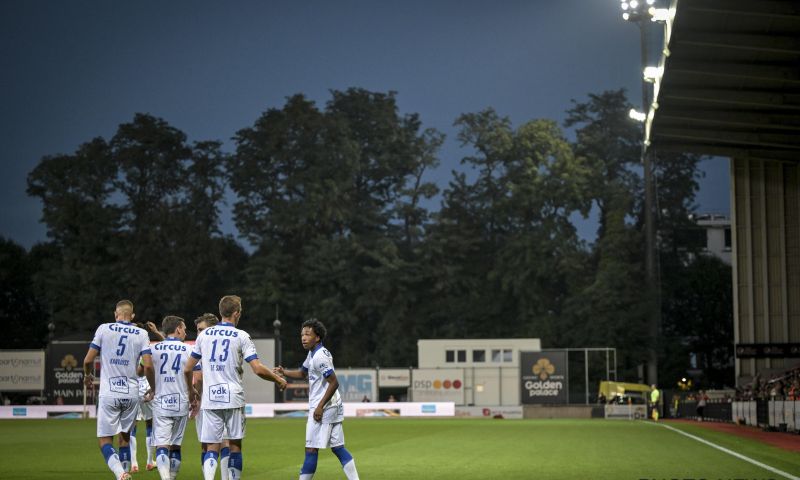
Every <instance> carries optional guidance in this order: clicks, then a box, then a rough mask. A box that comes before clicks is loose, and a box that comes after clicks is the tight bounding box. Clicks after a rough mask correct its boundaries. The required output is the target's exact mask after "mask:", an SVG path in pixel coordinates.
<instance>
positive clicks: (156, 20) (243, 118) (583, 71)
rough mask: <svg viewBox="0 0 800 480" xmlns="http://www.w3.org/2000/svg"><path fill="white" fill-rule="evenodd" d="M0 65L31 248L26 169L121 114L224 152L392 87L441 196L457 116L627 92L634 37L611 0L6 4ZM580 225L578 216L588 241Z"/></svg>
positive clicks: (25, 238)
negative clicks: (287, 103)
mask: <svg viewBox="0 0 800 480" xmlns="http://www.w3.org/2000/svg"><path fill="white" fill-rule="evenodd" d="M0 62H2V63H1V64H0V68H1V69H2V74H0V99H2V103H1V105H2V115H0V145H2V146H1V147H0V165H2V175H0V196H1V197H0V235H2V236H5V237H8V238H11V239H13V240H14V241H16V242H18V243H21V244H22V245H24V246H26V247H30V246H31V245H33V244H34V243H36V242H39V241H43V240H45V228H44V226H43V225H42V224H41V223H39V220H40V218H41V205H40V204H39V202H38V200H35V199H32V198H29V197H28V196H27V195H26V194H25V188H26V176H27V174H28V172H30V171H31V169H32V168H34V166H35V165H36V164H37V163H38V161H39V160H40V159H41V157H42V156H44V155H48V154H57V153H71V152H74V151H75V149H76V148H77V146H78V145H79V144H81V143H83V142H85V141H88V140H90V139H91V138H93V137H96V136H103V137H106V138H109V137H110V136H111V135H113V133H114V131H115V130H116V127H117V126H118V125H119V124H120V123H123V122H127V121H130V120H131V119H132V118H133V115H134V113H135V112H148V113H151V114H153V115H156V116H159V117H162V118H164V119H165V120H166V121H168V122H169V123H170V124H171V125H173V126H174V127H176V128H179V129H181V130H182V131H184V132H185V133H186V134H187V135H188V136H189V138H190V140H212V139H215V140H222V141H225V142H226V148H227V149H228V150H231V149H232V148H233V146H232V142H231V141H230V137H231V136H232V135H233V133H234V132H235V131H236V130H238V129H240V128H242V127H246V126H249V125H252V123H253V122H254V121H255V119H256V118H258V116H259V115H260V113H261V112H263V111H264V110H266V109H267V108H270V107H281V106H282V105H283V103H284V100H285V98H286V97H287V96H289V95H292V94H294V93H304V94H306V95H307V96H308V97H310V98H311V99H313V100H316V101H317V102H318V103H319V104H323V103H324V102H325V101H327V100H328V98H329V93H328V92H329V90H331V89H346V88H348V87H351V86H355V87H363V88H366V89H369V90H374V91H384V92H385V91H389V90H394V91H396V92H398V103H399V105H400V108H401V111H402V112H403V113H412V112H416V113H419V114H420V116H421V119H422V121H423V122H424V126H425V127H434V128H437V129H439V130H441V131H443V132H444V133H446V134H447V135H448V140H447V142H446V144H445V146H444V148H443V149H442V151H441V152H440V157H441V160H442V165H441V167H440V168H439V169H438V170H437V171H436V172H432V175H431V177H430V179H431V180H434V181H436V182H437V183H438V184H439V186H440V187H442V188H444V187H446V185H447V182H448V180H449V179H450V172H451V170H453V169H459V168H460V165H459V160H460V159H461V157H462V156H464V155H466V154H467V152H464V151H462V150H460V149H459V147H458V144H457V142H456V140H455V129H454V128H453V127H452V123H453V121H454V120H455V118H456V117H457V116H458V115H459V114H461V113H464V112H474V111H478V110H481V109H483V108H486V107H493V108H495V109H496V110H497V111H498V112H499V113H500V114H501V115H507V116H509V117H510V118H511V119H512V121H513V122H514V123H515V125H519V124H520V123H522V122H525V121H528V120H531V119H534V118H553V119H556V120H559V121H561V120H563V118H564V111H565V110H566V109H567V108H569V106H570V99H577V100H579V101H580V100H583V99H585V98H586V95H587V94H588V93H594V92H600V91H603V90H606V89H616V88H620V87H625V88H627V89H628V90H629V92H630V94H631V95H630V96H631V98H632V99H639V98H640V95H641V94H640V88H641V87H640V83H639V78H640V57H639V33H638V29H637V28H636V27H635V26H634V25H632V24H627V23H625V22H624V21H622V19H621V18H620V15H619V2H618V0H519V1H517V0H514V1H511V0H507V1H506V0H496V1H492V2H488V1H485V0H484V1H473V0H458V1H449V0H448V1H437V0H426V1H422V0H420V1H416V0H414V1H409V0H403V1H402V2H379V1H375V0H372V1H347V0H343V1H330V0H327V1H296V0H295V1H288V0H286V1H280V2H279V1H268V0H259V1H240V2H220V1H167V2H164V1H159V2H154V1H139V2H107V1H100V0H97V1H76V0H70V1H62V0H53V1H37V0H7V1H4V2H2V4H0ZM702 166H703V170H704V171H705V172H706V178H705V179H704V180H703V181H702V184H701V191H700V193H699V195H698V198H697V203H698V206H699V210H700V211H703V212H720V213H728V212H729V190H728V162H727V161H726V160H724V159H714V160H710V161H707V162H704V163H703V165H702ZM226 215H227V213H226ZM231 225H232V224H231V222H230V221H227V222H225V223H224V225H223V227H224V228H225V229H226V231H227V232H230V233H235V232H233V227H232V226H231ZM594 228H595V226H594V225H593V222H592V221H591V220H589V221H581V222H579V229H580V231H581V234H582V235H583V236H584V237H585V238H589V239H590V240H591V239H592V238H593V230H594Z"/></svg>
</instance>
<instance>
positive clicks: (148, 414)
mask: <svg viewBox="0 0 800 480" xmlns="http://www.w3.org/2000/svg"><path fill="white" fill-rule="evenodd" d="M152 419H153V409H152V408H151V407H150V402H145V401H142V400H139V414H138V415H137V416H136V420H152Z"/></svg>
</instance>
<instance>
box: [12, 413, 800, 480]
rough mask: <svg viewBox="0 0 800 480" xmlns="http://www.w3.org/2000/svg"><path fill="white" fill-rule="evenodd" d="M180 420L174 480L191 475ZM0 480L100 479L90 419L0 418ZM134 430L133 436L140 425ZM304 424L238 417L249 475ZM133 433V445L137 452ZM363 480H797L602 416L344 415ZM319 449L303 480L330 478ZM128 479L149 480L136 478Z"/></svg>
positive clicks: (698, 442)
mask: <svg viewBox="0 0 800 480" xmlns="http://www.w3.org/2000/svg"><path fill="white" fill-rule="evenodd" d="M193 429H194V422H189V427H188V428H187V432H186V436H185V441H184V445H183V466H182V468H181V473H180V476H179V478H201V477H202V473H201V470H200V447H199V445H198V444H197V442H196V436H195V434H194V432H190V431H188V430H193ZM0 430H1V431H2V432H3V435H0V446H1V447H2V450H3V451H5V452H9V454H10V455H12V457H13V458H12V457H9V458H8V461H6V462H2V463H0V476H2V478H3V479H6V480H8V479H20V480H22V479H26V480H36V479H75V478H80V479H81V480H92V479H98V480H100V479H108V478H110V477H111V475H110V473H109V472H108V470H107V469H106V468H105V466H104V465H103V464H102V462H100V461H98V458H100V452H99V450H98V447H97V444H96V439H95V438H94V430H95V423H94V421H92V420H54V419H49V420H26V421H2V422H0ZM141 430H144V429H141ZM304 431H305V419H288V418H287V419H250V420H248V422H247V439H246V440H245V443H246V444H247V447H246V448H247V450H246V451H247V454H246V455H245V458H244V462H245V464H246V465H245V468H246V471H247V472H248V473H247V476H248V477H249V478H274V479H290V478H296V477H297V473H298V468H299V467H298V465H299V464H300V463H302V458H303V447H302V445H303V440H304ZM144 440H145V439H144V435H143V432H140V435H139V442H141V443H140V445H144ZM346 445H347V446H348V448H349V449H351V450H352V451H354V452H358V470H359V473H360V475H361V477H362V478H364V479H381V480H392V479H397V480H408V479H422V478H435V479H453V480H456V479H458V480H464V479H475V480H477V479H488V478H502V479H573V478H574V479H587V478H591V479H593V480H599V479H609V480H612V479H613V480H625V479H631V480H642V479H654V480H655V479H658V480H661V479H672V478H679V479H684V480H685V479H697V480H699V479H708V480H710V479H734V478H736V479H749V480H752V479H759V480H765V479H775V480H778V479H785V478H789V479H797V478H800V455H798V454H797V452H796V451H790V450H787V449H784V448H779V447H776V446H773V445H769V444H766V443H764V442H761V441H759V440H758V439H756V438H749V437H744V436H741V435H736V434H731V433H727V432H725V431H720V430H715V429H710V428H706V427H705V425H703V424H690V423H687V422H665V423H663V424H654V423H652V422H644V421H614V420H600V419H596V420H488V419H406V418H392V419H355V418H354V419H348V420H347V436H346ZM342 477H343V475H342V473H341V466H340V464H339V461H338V460H337V459H336V457H335V456H334V455H333V454H332V453H330V452H328V451H324V450H323V451H321V452H320V457H319V467H318V469H317V473H316V475H315V478H318V479H326V478H330V479H335V478H342ZM134 478H135V479H140V480H145V479H153V480H156V479H157V478H158V473H157V472H156V471H155V470H154V471H151V472H146V471H145V472H139V473H136V474H135V475H134Z"/></svg>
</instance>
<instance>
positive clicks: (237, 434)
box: [183, 295, 286, 480]
mask: <svg viewBox="0 0 800 480" xmlns="http://www.w3.org/2000/svg"><path fill="white" fill-rule="evenodd" d="M219 313H220V316H221V317H222V321H221V322H220V323H218V324H217V325H214V326H213V327H209V328H206V329H205V330H203V333H201V334H200V335H199V336H198V337H197V340H196V341H195V344H194V349H193V350H192V355H191V357H190V358H189V360H188V361H187V362H186V366H185V367H184V370H183V371H184V375H185V376H186V384H187V385H191V383H192V371H193V370H194V367H195V365H197V363H198V361H201V362H202V371H203V395H202V404H201V409H202V410H203V425H202V430H203V433H202V436H201V438H200V441H201V442H203V443H207V444H208V449H207V451H206V454H205V458H204V459H203V476H204V478H205V480H213V479H214V475H215V474H216V470H217V461H218V459H219V450H220V444H221V443H222V440H223V438H227V439H228V440H229V441H230V458H229V460H228V478H229V479H230V480H239V479H240V478H241V475H242V450H241V448H242V438H244V434H245V416H244V406H245V399H244V385H243V382H242V373H243V370H242V365H243V362H247V363H249V364H250V367H251V368H252V369H253V373H255V374H256V375H258V376H259V377H261V378H263V379H264V380H269V381H272V382H275V383H277V384H278V385H279V387H280V388H281V389H284V388H286V380H284V379H282V378H280V377H278V376H277V375H275V374H274V373H273V372H272V370H271V369H269V368H267V367H266V366H264V365H263V364H262V363H261V361H260V360H259V359H258V353H257V352H256V347H255V345H254V344H253V340H251V339H250V335H249V334H248V333H247V332H245V331H244V330H240V329H238V328H236V325H238V323H239V318H240V317H241V316H242V300H241V298H239V297H237V296H235V295H228V296H225V297H222V299H221V300H220V302H219ZM196 400H197V392H196V391H194V390H191V391H190V401H192V402H193V401H196ZM224 433H227V435H225V436H224V437H223V434H224Z"/></svg>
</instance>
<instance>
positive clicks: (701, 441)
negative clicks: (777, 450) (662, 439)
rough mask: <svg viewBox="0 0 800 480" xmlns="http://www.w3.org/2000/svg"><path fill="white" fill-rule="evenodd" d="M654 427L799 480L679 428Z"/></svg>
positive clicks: (797, 479) (798, 479) (660, 424)
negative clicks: (667, 430) (665, 429)
mask: <svg viewBox="0 0 800 480" xmlns="http://www.w3.org/2000/svg"><path fill="white" fill-rule="evenodd" d="M645 423H647V424H650V425H652V423H651V422H645ZM655 425H659V426H662V427H664V428H668V429H670V430H672V431H673V432H677V433H680V434H681V435H683V436H686V437H689V438H691V439H693V440H697V441H698V442H700V443H704V444H706V445H708V446H709V447H713V448H716V449H717V450H719V451H721V452H725V453H727V454H728V455H733V456H734V457H736V458H738V459H740V460H744V461H745V462H749V463H752V464H753V465H756V466H758V467H761V468H763V469H765V470H769V471H770V472H772V473H777V474H778V475H780V476H782V477H786V478H789V479H791V480H800V477H796V476H794V475H792V474H791V473H786V472H784V471H783V470H779V469H777V468H775V467H771V466H769V465H767V464H766V463H761V462H759V461H758V460H754V459H752V458H750V457H748V456H745V455H742V454H741V453H738V452H734V451H733V450H730V449H727V448H725V447H723V446H721V445H717V444H716V443H713V442H709V441H708V440H706V439H705V438H700V437H698V436H696V435H692V434H691V433H686V432H684V431H683V430H681V429H679V428H675V427H670V426H669V425H665V424H663V423H656V424H655Z"/></svg>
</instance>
